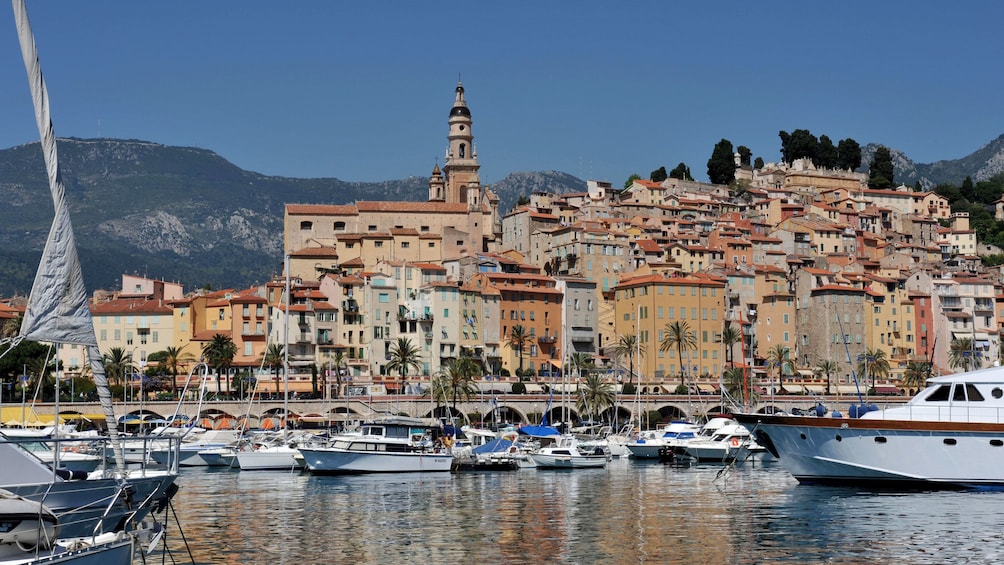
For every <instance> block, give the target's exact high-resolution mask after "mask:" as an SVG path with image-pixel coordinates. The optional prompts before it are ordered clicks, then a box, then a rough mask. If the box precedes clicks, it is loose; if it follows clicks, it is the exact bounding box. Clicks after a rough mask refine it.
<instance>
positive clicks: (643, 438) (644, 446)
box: [624, 420, 701, 459]
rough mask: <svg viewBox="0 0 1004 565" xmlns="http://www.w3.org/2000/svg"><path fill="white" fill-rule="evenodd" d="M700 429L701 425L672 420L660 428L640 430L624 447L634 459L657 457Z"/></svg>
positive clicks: (691, 437) (690, 437)
mask: <svg viewBox="0 0 1004 565" xmlns="http://www.w3.org/2000/svg"><path fill="white" fill-rule="evenodd" d="M700 429H701V426H698V425H697V424H693V423H691V422H685V421H682V420H678V421H673V422H670V423H668V424H666V425H665V426H663V427H662V428H659V429H656V430H648V431H645V432H641V433H640V434H638V436H637V437H636V438H634V439H633V440H631V441H629V442H627V443H626V444H624V447H625V448H626V449H627V451H628V453H629V456H630V457H632V458H634V459H659V454H660V452H665V451H666V450H669V451H672V450H673V448H674V447H675V446H676V445H678V444H680V443H682V442H685V441H689V440H691V439H693V438H694V437H696V435H697V433H698V432H699V431H700Z"/></svg>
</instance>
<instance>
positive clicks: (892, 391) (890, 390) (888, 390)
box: [875, 386, 900, 396]
mask: <svg viewBox="0 0 1004 565" xmlns="http://www.w3.org/2000/svg"><path fill="white" fill-rule="evenodd" d="M875 394H885V395H890V396H898V395H899V394H900V392H899V389H898V388H896V387H894V386H876V387H875Z"/></svg>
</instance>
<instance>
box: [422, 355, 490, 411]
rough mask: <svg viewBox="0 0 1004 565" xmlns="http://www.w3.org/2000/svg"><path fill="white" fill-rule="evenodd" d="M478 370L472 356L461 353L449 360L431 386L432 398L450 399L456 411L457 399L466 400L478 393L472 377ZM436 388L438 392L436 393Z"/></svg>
mask: <svg viewBox="0 0 1004 565" xmlns="http://www.w3.org/2000/svg"><path fill="white" fill-rule="evenodd" d="M479 372H480V367H479V366H478V363H477V361H475V360H474V359H473V358H472V357H467V356H466V355H462V356H460V357H457V358H455V359H450V361H449V362H448V363H447V364H446V365H444V366H443V368H442V369H440V371H439V376H438V377H437V378H436V384H435V385H434V386H433V387H432V393H433V398H435V399H436V400H439V399H443V400H446V399H447V395H449V398H451V399H452V404H453V413H454V414H455V413H456V411H457V399H460V400H464V401H468V400H470V399H472V398H474V397H476V396H477V394H478V388H477V386H475V384H474V377H475V376H476V375H477V374H478V373H479ZM437 389H438V394H437Z"/></svg>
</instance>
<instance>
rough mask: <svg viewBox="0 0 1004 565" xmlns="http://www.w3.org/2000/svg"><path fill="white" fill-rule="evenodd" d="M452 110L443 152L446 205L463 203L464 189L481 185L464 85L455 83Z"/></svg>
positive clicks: (464, 200)
mask: <svg viewBox="0 0 1004 565" xmlns="http://www.w3.org/2000/svg"><path fill="white" fill-rule="evenodd" d="M455 92H456V97H455V98H454V101H453V108H451V109H450V122H449V125H450V133H449V135H448V136H447V139H448V140H449V148H448V149H447V150H446V163H445V164H444V165H443V175H444V176H445V183H446V187H445V188H446V194H445V197H446V202H449V203H454V204H456V203H461V202H466V201H467V199H468V193H467V189H466V187H469V186H480V185H481V179H480V178H479V176H478V168H479V167H480V165H478V152H477V148H476V147H475V146H474V132H473V131H472V130H471V125H472V124H473V121H472V120H471V111H470V109H468V108H467V100H466V99H465V98H464V85H463V83H460V82H458V83H457V88H456V91H455Z"/></svg>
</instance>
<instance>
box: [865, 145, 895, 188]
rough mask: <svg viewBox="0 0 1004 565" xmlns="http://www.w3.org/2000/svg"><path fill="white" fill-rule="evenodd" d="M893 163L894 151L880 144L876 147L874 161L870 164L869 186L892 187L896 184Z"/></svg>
mask: <svg viewBox="0 0 1004 565" xmlns="http://www.w3.org/2000/svg"><path fill="white" fill-rule="evenodd" d="M893 177H894V174H893V164H892V152H890V151H889V148H888V147H886V146H884V145H880V146H878V148H877V149H875V154H874V155H873V156H872V161H871V163H869V165H868V187H869V188H892V187H893V186H895V181H894V178H893Z"/></svg>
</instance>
